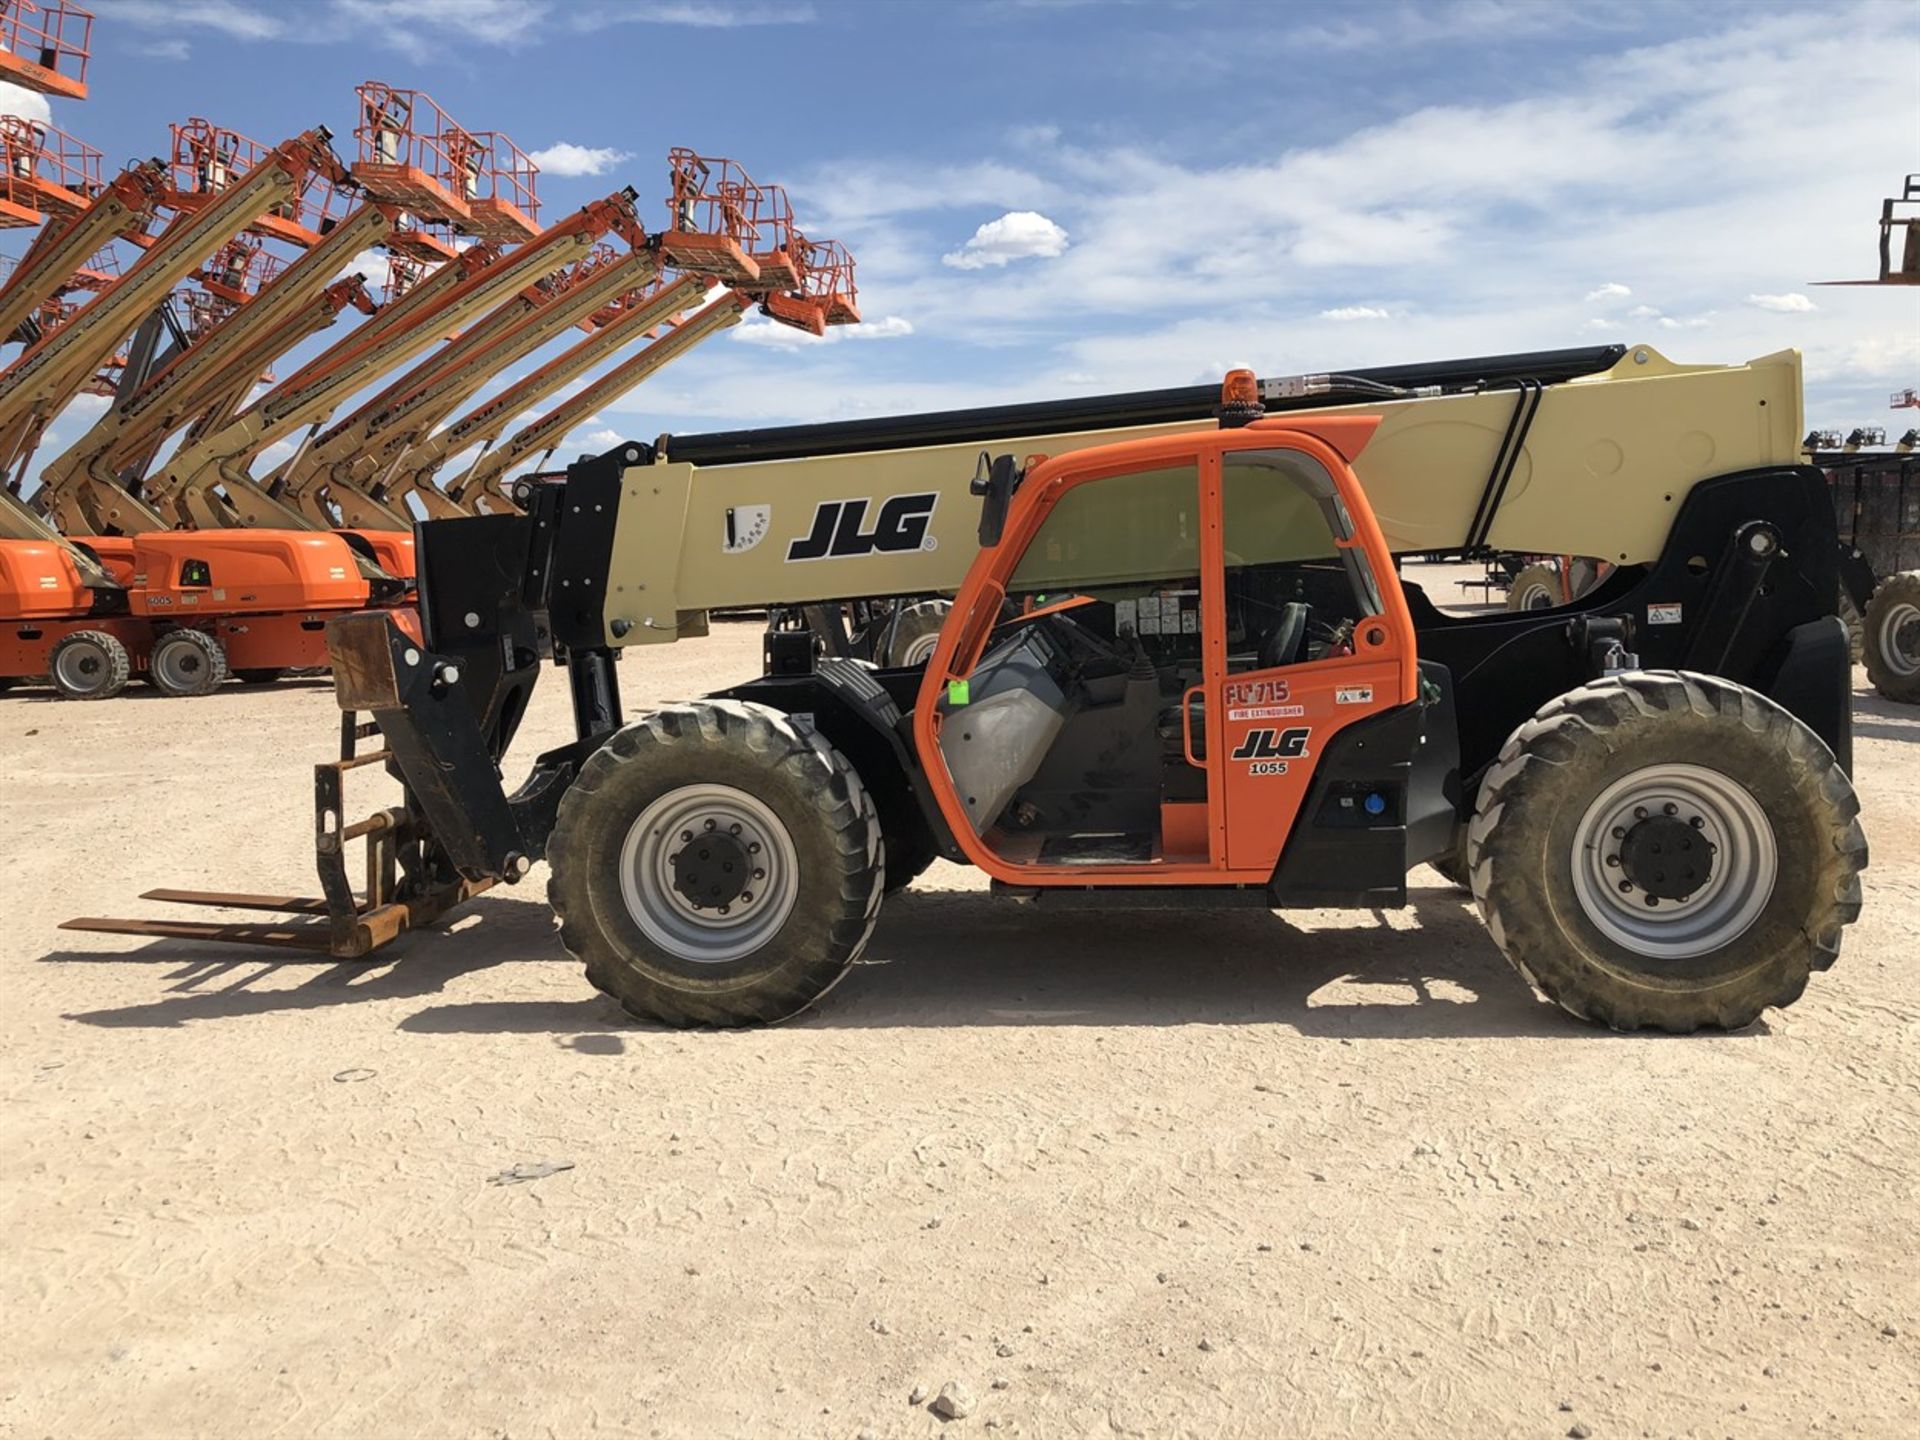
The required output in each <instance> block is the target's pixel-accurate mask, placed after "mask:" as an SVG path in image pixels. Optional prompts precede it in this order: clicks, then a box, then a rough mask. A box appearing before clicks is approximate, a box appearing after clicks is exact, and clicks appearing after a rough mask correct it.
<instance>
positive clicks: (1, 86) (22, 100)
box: [0, 80, 53, 125]
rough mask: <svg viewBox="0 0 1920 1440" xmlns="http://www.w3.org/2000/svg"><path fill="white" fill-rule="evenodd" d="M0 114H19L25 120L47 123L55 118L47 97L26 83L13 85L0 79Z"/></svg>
mask: <svg viewBox="0 0 1920 1440" xmlns="http://www.w3.org/2000/svg"><path fill="white" fill-rule="evenodd" d="M0 115H18V116H19V117H20V118H21V119H23V120H32V121H35V122H37V123H39V124H41V125H46V124H49V123H51V122H52V120H53V110H52V107H50V106H49V105H48V104H47V97H46V96H44V95H42V94H40V93H39V92H38V91H36V90H29V89H27V88H26V86H24V85H11V84H8V83H7V82H6V81H4V80H0Z"/></svg>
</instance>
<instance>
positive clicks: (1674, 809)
mask: <svg viewBox="0 0 1920 1440" xmlns="http://www.w3.org/2000/svg"><path fill="white" fill-rule="evenodd" d="M1660 809H1661V812H1662V813H1663V814H1667V815H1678V814H1679V813H1680V807H1679V806H1678V805H1676V804H1674V803H1673V802H1672V801H1671V800H1669V801H1668V802H1667V803H1666V804H1664V805H1662V806H1661V807H1660Z"/></svg>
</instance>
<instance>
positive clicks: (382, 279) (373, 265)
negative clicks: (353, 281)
mask: <svg viewBox="0 0 1920 1440" xmlns="http://www.w3.org/2000/svg"><path fill="white" fill-rule="evenodd" d="M348 275H358V276H360V277H361V278H362V279H363V280H365V281H366V282H367V287H368V288H369V289H372V290H385V289H386V288H387V287H388V286H389V285H391V284H393V261H392V259H391V258H389V257H388V255H387V253H386V252H385V251H384V250H362V251H361V252H360V253H359V254H358V255H356V256H354V257H353V259H351V260H349V261H348V262H347V263H346V264H344V265H342V266H341V267H340V273H339V274H338V275H336V276H334V277H333V278H334V279H336V280H340V279H344V278H345V277H346V276H348Z"/></svg>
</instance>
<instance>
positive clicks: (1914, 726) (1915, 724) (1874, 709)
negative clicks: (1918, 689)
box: [1853, 688, 1920, 744]
mask: <svg viewBox="0 0 1920 1440" xmlns="http://www.w3.org/2000/svg"><path fill="white" fill-rule="evenodd" d="M1853 734H1854V738H1855V739H1856V740H1858V739H1866V740H1904V741H1906V742H1907V743H1909V744H1912V743H1915V742H1920V707H1915V706H1913V705H1908V704H1904V703H1902V702H1901V701H1898V700H1889V699H1887V698H1886V697H1885V696H1884V695H1881V694H1880V693H1879V692H1878V691H1875V690H1873V689H1871V688H1864V689H1856V690H1855V691H1854V692H1853Z"/></svg>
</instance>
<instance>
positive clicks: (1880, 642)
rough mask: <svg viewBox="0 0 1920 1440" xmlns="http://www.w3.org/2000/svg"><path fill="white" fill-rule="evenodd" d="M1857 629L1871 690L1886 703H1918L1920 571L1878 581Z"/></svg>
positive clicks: (1904, 571) (1919, 671) (1919, 689)
mask: <svg viewBox="0 0 1920 1440" xmlns="http://www.w3.org/2000/svg"><path fill="white" fill-rule="evenodd" d="M1861 628H1862V631H1863V645H1862V651H1863V653H1862V655H1861V658H1862V659H1863V660H1865V661H1866V665H1867V678H1868V679H1869V680H1871V681H1872V682H1873V688H1874V689H1876V690H1878V691H1879V692H1880V693H1881V694H1882V695H1884V696H1886V697H1887V699H1889V700H1898V701H1900V702H1901V703H1903V704H1907V705H1915V704H1920V570H1903V571H1901V572H1900V573H1899V574H1898V575H1889V576H1888V577H1887V578H1886V579H1884V580H1882V581H1881V582H1880V586H1879V588H1878V589H1876V590H1875V591H1874V592H1873V599H1872V600H1870V601H1868V602H1867V613H1866V617H1865V621H1864V624H1863V625H1862V627H1861Z"/></svg>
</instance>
